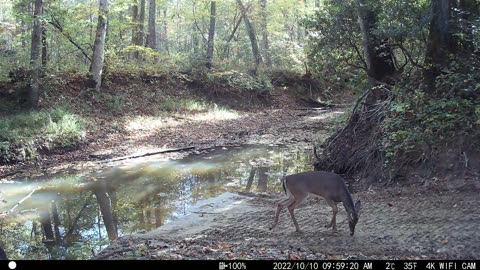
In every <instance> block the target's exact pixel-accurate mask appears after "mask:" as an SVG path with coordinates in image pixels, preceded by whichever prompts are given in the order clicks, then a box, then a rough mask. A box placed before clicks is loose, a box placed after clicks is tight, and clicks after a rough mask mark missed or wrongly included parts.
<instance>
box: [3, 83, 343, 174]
mask: <svg viewBox="0 0 480 270" xmlns="http://www.w3.org/2000/svg"><path fill="white" fill-rule="evenodd" d="M83 80H84V78H82V77H75V76H71V77H67V78H56V79H55V78H54V79H52V82H51V84H52V86H51V87H50V88H49V90H48V91H49V92H48V95H45V97H43V99H42V103H41V106H42V108H52V107H55V106H59V105H61V106H64V105H66V106H68V108H70V110H71V111H72V112H74V113H76V114H79V115H80V116H82V118H84V119H85V120H86V122H87V134H86V138H85V141H84V142H82V143H81V144H80V145H78V146H77V147H74V148H71V149H59V150H55V151H50V152H49V153H40V155H39V156H38V157H37V158H36V159H35V160H32V161H26V162H19V163H14V164H3V165H0V181H2V180H4V181H8V180H10V179H13V178H17V179H18V178H24V177H25V178H27V177H28V178H30V177H50V176H51V175H54V174H56V173H57V172H59V171H63V172H65V171H71V172H72V173H87V172H88V171H91V170H97V169H101V168H102V167H103V166H112V165H115V164H112V163H108V162H107V163H105V160H109V159H113V158H119V157H124V156H131V155H141V154H145V153H151V152H155V151H161V150H164V149H175V148H185V147H194V150H192V151H202V150H203V149H206V148H211V147H215V146H228V145H238V144H259V143H260V144H291V143H296V142H303V143H309V144H312V145H313V142H314V141H315V140H317V139H318V138H319V137H322V136H323V135H324V134H325V133H326V132H327V130H328V128H329V127H331V125H332V123H333V122H335V121H336V119H338V116H339V115H341V114H343V112H344V110H345V108H344V107H343V108H336V109H328V110H324V111H321V110H317V109H315V107H314V106H312V104H310V103H308V102H305V101H304V100H302V95H301V93H300V92H298V91H299V90H298V89H295V88H293V87H290V88H289V87H275V88H274V89H272V90H271V92H269V93H268V96H267V97H265V96H263V94H262V95H261V96H259V93H256V92H255V91H250V92H242V91H241V90H239V89H228V88H227V89H222V90H221V91H220V90H218V89H215V90H211V89H206V88H205V87H204V86H202V85H199V84H193V83H192V82H191V81H190V80H183V79H181V78H180V79H179V78H173V77H158V78H157V77H155V78H153V79H152V78H150V79H149V80H145V79H138V78H131V77H125V76H123V77H114V78H112V81H110V82H109V83H108V84H107V85H106V88H105V89H103V90H102V91H103V92H102V93H100V94H98V93H90V92H87V91H85V90H82V89H83V88H85V87H84V85H83V84H84V81H83ZM12 87H14V86H12V85H10V86H8V87H7V86H4V87H3V88H5V89H4V92H5V91H7V90H6V89H10V88H12ZM349 98H350V99H351V97H349ZM347 99H348V98H347ZM335 101H336V102H337V103H344V102H345V98H337V99H336V100H335ZM182 102H183V103H184V102H187V103H188V102H193V103H194V104H193V105H195V106H205V108H201V109H199V110H186V109H185V108H178V107H182V106H183V105H184V104H183V103H182ZM195 102H198V103H195ZM204 103H205V104H208V105H205V104H204ZM165 108H170V109H169V110H170V111H165ZM186 154H187V152H178V153H169V154H163V155H155V156H154V157H153V158H155V159H162V158H180V157H182V156H184V155H186ZM151 158H152V157H151Z"/></svg>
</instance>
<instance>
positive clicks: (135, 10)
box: [132, 0, 138, 45]
mask: <svg viewBox="0 0 480 270" xmlns="http://www.w3.org/2000/svg"><path fill="white" fill-rule="evenodd" d="M137 40H138V0H133V4H132V45H137V43H138V41H137Z"/></svg>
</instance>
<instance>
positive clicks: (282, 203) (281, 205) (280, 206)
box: [270, 197, 295, 230]
mask: <svg viewBox="0 0 480 270" xmlns="http://www.w3.org/2000/svg"><path fill="white" fill-rule="evenodd" d="M294 200H295V198H294V197H288V198H286V199H284V200H281V201H279V202H278V203H277V211H276V212H275V220H274V221H273V225H272V226H271V227H270V230H271V229H273V228H275V226H277V224H278V216H279V215H280V211H282V209H283V208H284V207H285V206H287V205H290V204H291V203H293V202H294Z"/></svg>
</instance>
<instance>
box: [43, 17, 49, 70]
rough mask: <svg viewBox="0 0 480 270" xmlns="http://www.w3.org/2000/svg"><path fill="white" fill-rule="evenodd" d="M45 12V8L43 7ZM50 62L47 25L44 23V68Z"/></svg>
mask: <svg viewBox="0 0 480 270" xmlns="http://www.w3.org/2000/svg"><path fill="white" fill-rule="evenodd" d="M42 14H43V9H42ZM47 62H48V43H47V25H46V23H42V68H46V67H47Z"/></svg>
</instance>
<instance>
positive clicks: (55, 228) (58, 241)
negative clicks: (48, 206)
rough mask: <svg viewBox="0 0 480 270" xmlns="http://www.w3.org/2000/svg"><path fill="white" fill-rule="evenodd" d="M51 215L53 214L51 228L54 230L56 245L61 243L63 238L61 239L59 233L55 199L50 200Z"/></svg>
mask: <svg viewBox="0 0 480 270" xmlns="http://www.w3.org/2000/svg"><path fill="white" fill-rule="evenodd" d="M52 216H53V230H54V232H55V242H56V243H57V245H59V246H60V245H61V244H62V242H63V240H62V235H61V234H60V225H61V224H60V217H59V215H58V209H57V203H56V202H55V201H52Z"/></svg>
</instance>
